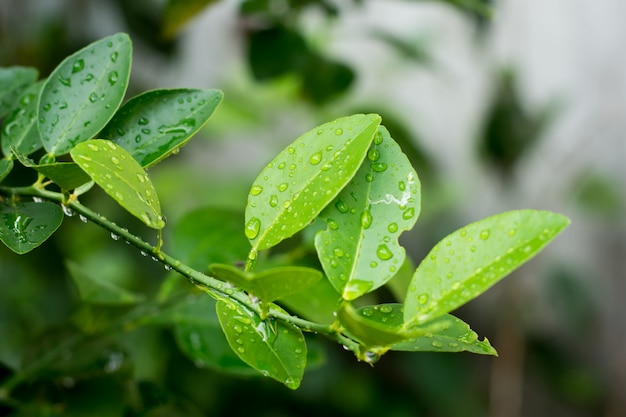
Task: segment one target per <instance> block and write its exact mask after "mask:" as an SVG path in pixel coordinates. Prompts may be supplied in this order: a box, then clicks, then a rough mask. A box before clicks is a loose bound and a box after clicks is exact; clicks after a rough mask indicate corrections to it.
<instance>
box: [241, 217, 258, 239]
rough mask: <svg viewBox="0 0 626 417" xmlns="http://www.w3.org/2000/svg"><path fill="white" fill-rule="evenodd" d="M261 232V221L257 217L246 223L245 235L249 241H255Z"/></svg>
mask: <svg viewBox="0 0 626 417" xmlns="http://www.w3.org/2000/svg"><path fill="white" fill-rule="evenodd" d="M260 230H261V220H260V219H259V218H257V217H252V218H250V220H249V221H248V223H246V228H245V234H246V237H247V238H248V239H254V238H255V237H257V236H258V235H259V231H260Z"/></svg>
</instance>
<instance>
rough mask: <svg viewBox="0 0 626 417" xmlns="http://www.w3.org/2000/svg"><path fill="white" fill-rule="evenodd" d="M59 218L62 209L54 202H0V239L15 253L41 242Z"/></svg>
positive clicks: (56, 226) (52, 231) (58, 221)
mask: <svg viewBox="0 0 626 417" xmlns="http://www.w3.org/2000/svg"><path fill="white" fill-rule="evenodd" d="M62 221H63V211H62V210H61V208H60V207H59V206H58V205H56V204H54V203H50V202H46V201H44V202H41V203H35V202H22V201H10V200H5V201H0V240H1V241H2V242H3V243H4V244H5V245H7V246H8V247H9V249H11V250H12V251H13V252H16V253H19V254H23V253H26V252H29V251H31V250H33V249H35V248H36V247H37V246H39V245H41V244H42V243H43V242H45V241H46V239H48V238H49V237H50V236H51V235H52V234H53V233H54V232H55V231H56V230H57V229H58V228H59V226H60V225H61V222H62Z"/></svg>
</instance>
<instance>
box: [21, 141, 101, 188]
mask: <svg viewBox="0 0 626 417" xmlns="http://www.w3.org/2000/svg"><path fill="white" fill-rule="evenodd" d="M13 151H14V152H13V153H14V155H15V156H16V157H17V159H18V161H20V163H21V164H22V165H24V166H25V167H28V168H33V169H34V170H36V171H37V172H39V173H40V174H42V175H44V176H46V177H47V178H49V179H50V180H51V181H52V182H54V183H55V184H56V185H58V186H59V187H61V189H62V190H68V191H69V190H73V189H75V188H77V187H80V186H81V185H83V184H87V183H88V182H90V181H91V177H90V176H89V175H87V174H86V173H85V171H83V170H82V169H80V167H79V166H78V165H77V164H75V163H73V162H54V163H50V164H41V165H37V164H35V162H34V161H33V160H32V159H30V158H28V157H27V156H25V155H22V154H20V153H18V152H17V150H16V149H15V148H13Z"/></svg>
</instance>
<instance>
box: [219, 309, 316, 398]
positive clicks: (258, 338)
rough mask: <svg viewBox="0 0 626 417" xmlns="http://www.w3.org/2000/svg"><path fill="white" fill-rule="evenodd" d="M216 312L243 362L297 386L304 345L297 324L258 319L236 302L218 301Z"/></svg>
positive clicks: (302, 372)
mask: <svg viewBox="0 0 626 417" xmlns="http://www.w3.org/2000/svg"><path fill="white" fill-rule="evenodd" d="M217 314H218V318H219V321H220V325H221V326H222V330H223V331H224V334H225V335H226V338H227V339H228V343H229V345H230V347H231V348H232V349H233V351H234V352H235V353H236V354H237V355H238V356H239V357H240V358H241V359H242V360H243V361H244V362H245V363H247V364H248V365H250V366H252V367H253V368H254V369H256V370H257V371H259V372H261V373H262V374H263V375H265V376H269V377H271V378H274V379H276V380H277V381H279V382H282V383H283V384H285V385H286V386H287V387H288V388H291V389H296V388H298V387H299V386H300V381H301V380H302V375H303V374H304V368H305V367H306V355H307V347H306V342H305V340H304V336H303V335H302V332H301V331H300V329H299V328H298V327H296V326H294V325H293V324H291V323H287V322H284V321H281V320H273V319H267V320H261V319H260V318H259V316H258V315H257V314H256V313H254V312H253V311H250V310H248V308H247V307H245V306H243V305H242V304H240V303H238V302H236V301H226V300H220V301H218V302H217Z"/></svg>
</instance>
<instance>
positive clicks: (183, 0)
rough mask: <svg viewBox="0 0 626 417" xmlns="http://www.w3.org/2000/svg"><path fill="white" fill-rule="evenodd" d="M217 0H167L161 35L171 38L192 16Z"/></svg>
mask: <svg viewBox="0 0 626 417" xmlns="http://www.w3.org/2000/svg"><path fill="white" fill-rule="evenodd" d="M216 1H217V0H168V1H167V3H166V4H165V10H164V11H163V35H164V36H165V37H166V38H173V37H174V36H175V35H176V34H177V33H178V32H179V31H180V30H181V28H182V27H183V26H184V25H185V23H187V21H189V20H190V19H191V18H193V17H194V16H196V15H198V14H199V13H200V12H202V11H203V10H204V9H205V8H206V7H207V6H208V5H209V4H212V3H215V2H216Z"/></svg>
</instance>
